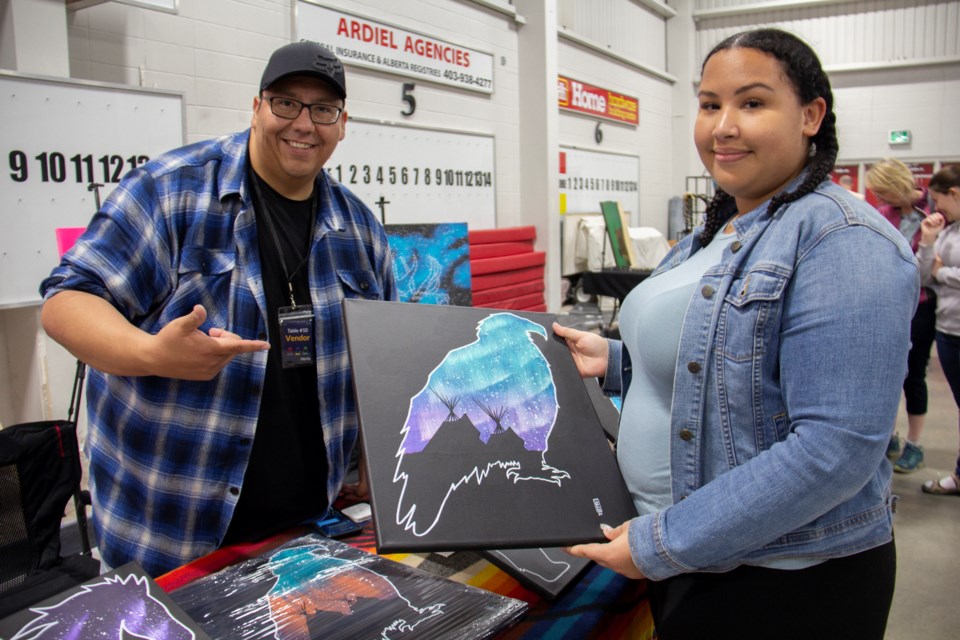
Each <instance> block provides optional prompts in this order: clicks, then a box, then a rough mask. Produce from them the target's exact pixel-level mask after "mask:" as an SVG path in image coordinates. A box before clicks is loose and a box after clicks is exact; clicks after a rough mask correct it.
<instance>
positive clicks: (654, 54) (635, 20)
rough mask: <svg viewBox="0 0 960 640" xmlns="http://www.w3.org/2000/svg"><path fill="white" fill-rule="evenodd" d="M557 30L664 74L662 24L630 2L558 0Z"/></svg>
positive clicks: (664, 57) (663, 23) (646, 11)
mask: <svg viewBox="0 0 960 640" xmlns="http://www.w3.org/2000/svg"><path fill="white" fill-rule="evenodd" d="M557 23H558V26H560V27H562V28H563V29H567V30H568V31H572V32H574V33H576V34H577V35H580V36H583V37H585V38H588V39H590V40H592V41H594V42H596V43H598V44H601V45H603V46H606V47H609V49H610V50H611V52H613V53H616V54H619V55H621V56H625V57H627V58H632V59H634V60H637V61H638V62H640V63H642V64H645V65H647V66H649V67H652V68H655V69H661V70H666V67H667V62H666V50H667V47H666V23H665V20H664V19H663V18H662V17H661V16H659V15H657V14H656V13H654V12H653V11H651V10H650V9H647V8H646V7H644V6H642V5H641V4H638V3H636V2H631V1H630V0H626V1H625V0H587V1H585V0H558V2H557Z"/></svg>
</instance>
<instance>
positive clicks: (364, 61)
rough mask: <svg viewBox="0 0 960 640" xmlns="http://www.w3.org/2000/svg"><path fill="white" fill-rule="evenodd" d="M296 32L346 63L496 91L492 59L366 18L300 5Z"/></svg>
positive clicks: (479, 52) (484, 54)
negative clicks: (322, 46) (325, 48)
mask: <svg viewBox="0 0 960 640" xmlns="http://www.w3.org/2000/svg"><path fill="white" fill-rule="evenodd" d="M297 34H298V37H299V38H306V39H308V40H315V41H317V42H319V43H320V44H322V45H324V46H325V47H327V48H328V49H330V50H331V51H333V52H334V53H335V54H336V55H337V56H338V57H339V58H340V59H341V60H342V61H343V62H344V63H346V64H355V65H357V66H360V67H366V68H368V69H376V70H377V71H383V72H386V73H395V74H399V75H403V76H409V77H412V78H417V79H420V80H430V81H431V82H438V83H440V84H446V85H452V86H455V87H460V88H461V89H470V90H472V91H480V92H483V93H492V92H493V55H492V54H490V53H487V52H484V51H478V50H476V49H472V48H468V47H464V46H460V45H458V44H455V43H452V42H449V41H447V40H444V39H442V38H438V37H435V36H431V35H426V34H422V33H417V32H415V31H410V30H407V29H403V28H401V27H397V26H394V25H391V24H387V23H384V22H379V21H376V20H373V19H370V18H366V17H363V16H358V15H353V14H350V13H346V12H344V11H340V10H337V9H330V8H327V7H321V6H318V5H315V4H312V3H309V2H305V1H304V0H301V1H300V2H299V3H297Z"/></svg>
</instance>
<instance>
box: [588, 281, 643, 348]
mask: <svg viewBox="0 0 960 640" xmlns="http://www.w3.org/2000/svg"><path fill="white" fill-rule="evenodd" d="M651 273H653V272H652V271H651V270H649V269H602V270H600V271H584V272H583V273H581V274H580V287H581V288H582V289H583V291H584V293H588V294H590V295H594V296H608V297H611V298H614V305H613V312H612V313H611V314H610V322H602V323H601V325H600V331H601V333H602V334H603V335H605V336H607V337H615V338H619V337H620V334H619V332H618V331H616V330H614V329H613V324H614V321H615V320H616V319H617V313H618V312H619V310H620V304H621V303H622V302H623V300H624V298H626V297H627V294H628V293H630V292H631V291H633V288H634V287H635V286H637V285H638V284H640V283H641V282H643V281H644V280H646V279H647V278H648V277H650V274H651Z"/></svg>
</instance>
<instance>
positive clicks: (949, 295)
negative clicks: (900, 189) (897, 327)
mask: <svg viewBox="0 0 960 640" xmlns="http://www.w3.org/2000/svg"><path fill="white" fill-rule="evenodd" d="M928 188H929V189H930V196H931V197H932V198H933V202H934V204H935V205H936V208H937V212H938V213H935V214H933V215H932V216H929V217H927V218H925V219H924V220H923V222H922V223H921V225H920V246H919V247H918V248H917V261H918V262H919V263H920V273H921V277H922V279H923V281H922V282H923V285H924V286H929V287H932V288H933V290H934V291H936V292H937V337H936V340H937V355H938V356H939V358H940V366H941V367H942V368H943V375H944V376H945V377H946V378H947V382H948V383H949V384H950V390H951V391H952V392H953V399H954V400H955V401H956V403H957V406H958V407H960V224H958V221H960V167H957V166H956V165H954V166H949V167H945V168H943V169H941V170H940V171H938V172H937V173H935V174H934V176H933V178H931V179H930V185H929V187H928ZM923 490H924V491H925V492H926V493H933V494H937V495H960V457H958V458H957V466H956V469H954V472H953V473H951V474H950V475H947V476H944V477H943V478H940V480H938V481H937V482H934V481H933V480H928V481H927V482H925V483H924V484H923Z"/></svg>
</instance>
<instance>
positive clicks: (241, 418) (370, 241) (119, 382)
mask: <svg viewBox="0 0 960 640" xmlns="http://www.w3.org/2000/svg"><path fill="white" fill-rule="evenodd" d="M248 137H249V131H246V132H242V133H237V134H233V135H229V136H224V137H222V138H219V139H216V140H209V141H205V142H201V143H197V144H193V145H190V146H187V147H183V148H181V149H177V150H174V151H171V152H169V153H167V154H164V155H162V156H160V157H158V158H156V159H155V160H153V161H151V162H149V163H147V164H145V165H143V166H142V167H140V168H138V169H135V170H134V171H132V172H131V173H130V174H128V175H127V176H126V177H125V178H124V180H123V181H122V182H121V183H120V184H119V185H118V186H117V188H116V189H115V190H114V192H113V193H111V195H110V197H109V198H107V200H106V201H105V202H104V204H103V206H102V207H101V211H100V212H99V213H97V214H96V216H94V218H93V220H92V221H91V223H90V226H89V228H88V229H87V232H86V233H85V234H84V235H83V236H82V237H81V238H80V239H79V240H78V242H77V244H76V245H75V246H74V248H73V249H72V250H71V251H69V252H68V253H67V254H66V255H65V256H64V258H63V261H62V262H61V264H60V266H58V267H57V268H56V269H54V270H53V272H52V273H51V275H50V276H49V277H48V278H47V279H45V280H44V281H43V283H42V284H41V286H40V291H41V294H42V295H43V296H44V298H45V299H46V298H49V297H50V296H52V295H54V294H56V293H57V292H59V291H63V290H79V291H84V292H87V293H92V294H94V295H97V296H99V297H102V298H104V299H106V300H108V301H109V302H110V303H111V304H113V306H114V307H116V308H117V309H118V310H119V311H120V312H121V313H122V314H123V315H124V316H125V317H126V318H127V319H128V320H130V322H132V323H133V324H134V325H136V326H137V327H139V328H140V329H142V330H144V331H146V332H148V333H157V332H158V331H159V330H160V329H161V328H162V327H164V326H165V325H167V324H168V323H169V322H170V321H171V320H174V319H175V318H179V317H181V316H183V315H186V314H187V313H189V312H190V310H191V309H192V308H193V306H194V305H195V304H202V305H203V306H204V307H205V308H206V310H207V314H208V316H207V321H206V324H205V325H204V326H203V327H201V329H202V330H204V331H206V330H208V329H209V328H210V327H223V328H226V329H227V330H229V331H232V332H233V333H235V334H238V335H239V336H241V337H243V338H248V339H261V340H263V339H266V338H267V309H266V299H265V296H264V291H263V283H262V278H261V265H260V254H259V251H258V248H257V246H258V245H257V235H256V234H257V230H256V223H255V220H254V209H253V205H252V202H251V189H250V185H249V184H248V182H247V175H248V173H247V141H248ZM316 188H317V189H318V190H319V208H318V213H317V221H316V225H315V227H314V236H313V241H312V244H311V255H310V260H309V263H308V265H309V266H308V268H309V280H310V295H311V298H312V300H313V307H314V314H315V318H316V321H315V323H316V324H315V330H316V335H317V341H318V348H317V389H318V392H319V395H320V425H322V428H323V431H324V439H325V441H326V448H327V463H328V468H329V477H328V481H327V498H328V500H329V501H330V503H331V504H332V502H333V500H334V499H335V498H336V496H337V493H338V492H339V490H340V487H341V485H342V482H343V477H344V473H345V471H346V466H347V462H348V460H349V456H350V452H351V450H352V449H353V446H354V444H355V443H356V441H357V417H356V408H355V406H354V397H353V388H352V378H351V372H350V362H349V358H348V354H347V343H346V338H345V331H344V326H343V312H342V306H341V300H342V299H343V298H372V299H386V300H392V299H395V298H396V293H395V286H394V277H393V272H392V267H391V264H392V263H391V260H390V256H389V249H388V245H387V238H386V236H385V234H384V231H383V228H382V226H381V225H380V223H379V222H378V221H377V220H376V218H375V217H374V216H373V214H372V213H371V212H370V210H369V209H368V208H367V207H366V206H365V205H364V204H363V203H362V202H360V200H358V199H357V198H356V196H354V195H353V194H352V193H351V192H350V191H349V190H347V189H346V188H345V187H343V186H341V185H340V184H338V183H337V182H336V181H335V180H334V179H333V178H331V177H330V176H329V175H328V174H327V173H326V172H321V174H320V176H319V177H318V178H317V183H316ZM266 364H267V353H266V352H265V351H259V352H255V353H245V354H241V355H239V356H237V357H235V358H234V359H233V360H232V361H231V362H230V364H228V365H227V366H226V368H224V369H223V371H221V372H220V373H219V374H218V375H217V376H216V377H215V378H214V379H213V380H211V381H209V382H193V381H185V380H174V379H170V378H160V377H153V376H144V377H122V376H112V375H106V374H104V373H102V372H99V371H91V372H90V375H89V376H88V387H87V388H88V394H87V398H88V409H89V421H90V433H89V436H88V439H87V443H86V448H85V449H86V452H87V455H88V456H89V459H90V487H91V492H92V494H93V498H94V520H95V525H96V529H97V537H98V542H99V545H100V552H101V554H102V556H103V559H104V561H105V562H106V563H107V564H108V565H110V566H119V565H121V564H123V563H125V562H128V561H130V560H136V561H137V562H139V563H140V564H141V565H142V566H143V567H144V568H145V569H146V570H147V571H148V572H149V573H151V574H152V575H158V574H160V573H163V572H166V571H169V570H171V569H173V568H175V567H177V566H179V565H181V564H183V563H185V562H188V561H190V560H193V559H194V558H197V557H199V556H202V555H204V554H206V553H208V552H210V551H213V550H214V549H216V548H217V547H218V546H219V544H220V541H221V539H222V537H223V535H224V534H225V533H226V531H227V527H228V525H229V523H230V519H231V516H232V514H233V509H234V507H235V506H236V504H237V500H238V495H237V494H238V493H239V492H238V488H239V487H240V486H241V485H242V483H243V477H244V472H245V470H246V467H247V462H248V460H249V457H250V452H251V449H252V447H251V443H252V441H253V437H254V434H255V432H256V427H257V416H258V412H259V409H260V397H261V386H262V384H263V381H264V376H265V373H266ZM320 425H317V428H321V426H320Z"/></svg>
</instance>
